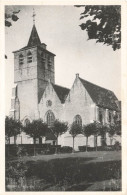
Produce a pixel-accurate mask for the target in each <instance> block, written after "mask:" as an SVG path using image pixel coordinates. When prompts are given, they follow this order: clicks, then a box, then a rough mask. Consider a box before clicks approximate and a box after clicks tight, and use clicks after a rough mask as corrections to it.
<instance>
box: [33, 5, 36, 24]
mask: <svg viewBox="0 0 127 195" xmlns="http://www.w3.org/2000/svg"><path fill="white" fill-rule="evenodd" d="M35 16H36V14H35V10H34V8H33V15H32V17H33V25H34V24H35Z"/></svg>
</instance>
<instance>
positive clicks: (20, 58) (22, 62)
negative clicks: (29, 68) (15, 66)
mask: <svg viewBox="0 0 127 195" xmlns="http://www.w3.org/2000/svg"><path fill="white" fill-rule="evenodd" d="M22 64H24V57H23V55H22V54H20V55H19V65H22Z"/></svg>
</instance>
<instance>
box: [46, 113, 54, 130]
mask: <svg viewBox="0 0 127 195" xmlns="http://www.w3.org/2000/svg"><path fill="white" fill-rule="evenodd" d="M54 121H55V116H54V114H53V112H52V111H48V112H47V114H46V122H47V125H48V127H52V126H53V123H54Z"/></svg>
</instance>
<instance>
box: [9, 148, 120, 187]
mask: <svg viewBox="0 0 127 195" xmlns="http://www.w3.org/2000/svg"><path fill="white" fill-rule="evenodd" d="M17 161H20V163H23V165H24V166H25V167H27V171H26V174H25V178H24V180H23V181H22V185H20V184H19V185H18V186H16V187H15V186H13V187H12V186H11V189H10V186H9V185H8V188H7V190H12V191H17V190H23V191H119V190H121V152H120V151H98V152H77V153H73V154H55V155H38V156H35V157H30V156H24V157H22V158H20V159H17V158H13V159H10V160H9V163H11V164H12V166H14V167H15V166H16V165H17ZM22 169H23V167H22ZM13 185H14V184H13ZM15 185H16V183H15ZM21 188H22V189H21Z"/></svg>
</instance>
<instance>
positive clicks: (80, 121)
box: [74, 115, 82, 126]
mask: <svg viewBox="0 0 127 195" xmlns="http://www.w3.org/2000/svg"><path fill="white" fill-rule="evenodd" d="M74 123H76V124H77V125H80V126H82V118H81V116H80V115H76V116H75V117H74Z"/></svg>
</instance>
